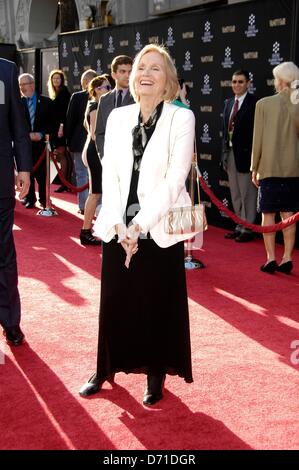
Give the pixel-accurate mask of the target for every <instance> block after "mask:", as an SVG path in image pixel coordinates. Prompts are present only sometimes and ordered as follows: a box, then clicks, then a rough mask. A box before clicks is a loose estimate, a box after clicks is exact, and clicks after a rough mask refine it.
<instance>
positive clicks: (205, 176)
mask: <svg viewBox="0 0 299 470" xmlns="http://www.w3.org/2000/svg"><path fill="white" fill-rule="evenodd" d="M202 177H203V179H204V180H205V183H206V185H207V186H209V187H210V184H209V173H208V172H207V171H204V172H203V174H202Z"/></svg>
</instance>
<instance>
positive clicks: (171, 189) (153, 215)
mask: <svg viewBox="0 0 299 470" xmlns="http://www.w3.org/2000/svg"><path fill="white" fill-rule="evenodd" d="M171 127H172V129H171V130H170V129H169V132H170V131H174V141H173V145H172V149H171V155H170V160H169V166H168V169H167V173H166V177H165V178H163V180H162V181H161V182H160V183H159V184H158V185H157V186H156V188H155V189H154V191H153V192H152V193H151V194H148V195H147V197H146V199H145V200H144V201H143V202H142V205H141V209H140V211H139V212H138V214H137V216H136V217H134V219H133V223H136V224H139V225H140V227H141V228H142V232H143V233H147V232H149V231H150V230H151V229H152V227H154V226H155V225H156V224H157V223H158V222H159V221H160V220H161V219H162V217H164V216H165V215H166V213H167V212H168V210H169V209H170V208H171V207H172V206H173V205H174V204H175V203H176V201H177V199H178V197H179V195H180V193H181V191H182V190H183V189H184V188H185V183H186V179H187V176H188V173H189V171H190V167H191V161H192V156H193V150H194V135H195V117H194V114H193V112H192V111H190V110H187V109H184V108H178V110H177V111H176V112H175V115H174V118H173V123H172V126H171Z"/></svg>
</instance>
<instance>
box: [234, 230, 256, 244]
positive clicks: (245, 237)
mask: <svg viewBox="0 0 299 470" xmlns="http://www.w3.org/2000/svg"><path fill="white" fill-rule="evenodd" d="M252 240H253V233H248V232H243V233H240V234H239V235H238V236H237V237H236V238H235V242H237V243H246V242H251V241H252Z"/></svg>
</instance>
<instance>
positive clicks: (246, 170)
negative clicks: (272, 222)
mask: <svg viewBox="0 0 299 470" xmlns="http://www.w3.org/2000/svg"><path fill="white" fill-rule="evenodd" d="M249 87H250V77H249V72H247V70H238V71H236V72H235V73H234V74H233V77H232V91H233V93H234V97H233V98H230V99H228V100H226V101H225V104H224V111H223V140H222V159H221V165H222V168H223V169H224V170H225V171H226V172H227V174H228V181H229V187H230V193H231V199H232V204H233V209H234V212H235V214H236V215H237V216H238V217H240V218H241V219H242V220H246V221H247V222H249V223H254V221H255V218H256V201H257V190H256V188H255V186H254V185H253V184H252V180H251V173H250V162H251V150H252V137H253V125H254V113H255V104H256V98H255V97H254V96H253V95H252V94H250V93H249ZM224 237H225V238H229V239H233V240H235V241H236V242H241V243H242V242H248V241H251V240H252V239H253V233H252V231H251V230H250V229H247V228H246V227H244V226H243V225H241V224H240V225H237V226H236V228H235V230H234V232H232V233H227V234H225V236H224Z"/></svg>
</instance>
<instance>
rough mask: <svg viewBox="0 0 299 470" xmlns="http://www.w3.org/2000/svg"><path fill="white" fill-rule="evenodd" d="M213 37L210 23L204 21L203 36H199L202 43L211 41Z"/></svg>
mask: <svg viewBox="0 0 299 470" xmlns="http://www.w3.org/2000/svg"><path fill="white" fill-rule="evenodd" d="M213 39H214V36H213V34H212V33H211V23H210V21H206V22H205V29H204V33H203V36H202V37H201V40H202V42H204V43H208V42H212V41H213Z"/></svg>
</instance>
